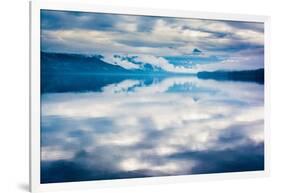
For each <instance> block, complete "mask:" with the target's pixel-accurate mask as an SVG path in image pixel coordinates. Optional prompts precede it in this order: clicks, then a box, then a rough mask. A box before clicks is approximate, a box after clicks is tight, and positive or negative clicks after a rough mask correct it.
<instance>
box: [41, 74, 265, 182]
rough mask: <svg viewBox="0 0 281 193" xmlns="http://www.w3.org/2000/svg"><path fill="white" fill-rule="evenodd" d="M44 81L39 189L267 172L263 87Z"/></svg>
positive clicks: (170, 80)
mask: <svg viewBox="0 0 281 193" xmlns="http://www.w3.org/2000/svg"><path fill="white" fill-rule="evenodd" d="M48 81H52V84H46V85H52V87H46V86H45V87H44V85H43V87H42V88H43V90H42V94H41V108H42V109H41V116H42V117H41V183H51V182H72V181H85V180H103V179H120V178H136V177H151V176H167V175H187V174H206V173H220V172H239V171H255V170H263V169H264V129H263V128H264V117H263V112H264V96H263V93H264V90H263V89H264V87H263V85H261V84H256V83H251V82H239V81H237V82H232V81H215V80H204V79H198V78H197V77H196V76H186V77H185V76H175V77H169V76H163V77H152V76H147V77H145V76H141V77H137V78H136V77H133V76H132V77H121V76H119V77H117V76H115V77H114V76H108V75H107V76H101V75H100V76H91V75H88V76H84V77H83V76H82V75H81V76H79V78H77V77H75V76H69V75H65V76H63V75H61V76H59V77H57V76H54V77H49V79H48ZM44 82H45V83H46V81H44V80H43V84H44ZM74 88H76V89H74Z"/></svg>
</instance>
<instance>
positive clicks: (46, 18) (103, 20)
mask: <svg viewBox="0 0 281 193" xmlns="http://www.w3.org/2000/svg"><path fill="white" fill-rule="evenodd" d="M118 17H120V16H118V15H113V14H102V13H87V12H74V11H52V10H42V11H41V18H42V19H41V29H42V30H60V29H64V30H65V29H86V30H90V29H94V30H103V31H104V30H105V31H107V30H111V31H112V30H114V29H115V28H114V25H115V23H116V22H117V21H118V20H119V19H118Z"/></svg>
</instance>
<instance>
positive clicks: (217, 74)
mask: <svg viewBox="0 0 281 193" xmlns="http://www.w3.org/2000/svg"><path fill="white" fill-rule="evenodd" d="M197 77H198V78H201V79H214V80H232V81H247V82H256V83H259V84H264V69H263V68H261V69H257V70H243V71H213V72H207V71H203V72H198V73H197Z"/></svg>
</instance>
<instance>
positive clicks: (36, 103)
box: [29, 0, 270, 192]
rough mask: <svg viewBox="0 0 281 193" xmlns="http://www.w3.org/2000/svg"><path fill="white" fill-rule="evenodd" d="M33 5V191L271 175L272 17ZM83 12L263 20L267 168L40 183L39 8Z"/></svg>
mask: <svg viewBox="0 0 281 193" xmlns="http://www.w3.org/2000/svg"><path fill="white" fill-rule="evenodd" d="M29 5H30V6H29V7H30V18H29V19H30V26H29V27H30V33H29V40H30V47H29V52H30V54H29V75H30V76H29V84H30V90H29V92H30V97H29V105H30V108H29V109H30V110H29V137H30V139H29V152H30V155H29V159H30V160H29V187H30V191H31V192H46V191H57V190H74V189H75V190H78V189H80V190H81V189H89V188H103V187H107V188H109V187H111V188H115V187H132V186H133V185H134V186H140V185H151V184H163V183H164V184H167V183H183V182H191V181H206V180H208V181H210V180H225V179H241V178H249V177H251V178H252V177H267V176H269V174H270V124H269V120H270V84H269V83H270V68H269V62H270V17H269V16H260V15H246V14H228V13H211V12H195V11H185V10H165V9H150V8H149V9H148V8H136V7H118V6H107V5H98V4H92V3H88V2H69V1H68V2H67V1H61V0H56V1H46V0H33V1H30V2H29ZM41 9H48V10H62V11H83V12H96V13H111V14H126V15H142V16H160V17H161V16H162V17H177V18H192V19H213V20H228V21H246V22H262V23H264V69H265V84H264V147H265V148H264V152H265V153H264V170H263V171H250V172H232V173H216V174H194V175H182V176H169V177H148V178H131V179H116V180H101V181H81V182H65V183H52V184H41V183H40V10H41Z"/></svg>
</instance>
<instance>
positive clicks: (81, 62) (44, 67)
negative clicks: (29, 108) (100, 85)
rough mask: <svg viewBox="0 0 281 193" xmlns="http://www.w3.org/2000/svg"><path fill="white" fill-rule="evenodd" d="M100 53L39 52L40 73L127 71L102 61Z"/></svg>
mask: <svg viewBox="0 0 281 193" xmlns="http://www.w3.org/2000/svg"><path fill="white" fill-rule="evenodd" d="M100 58H101V56H100V55H95V56H86V55H79V54H61V53H46V52H41V73H42V74H44V73H48V74H57V73H109V72H111V73H114V72H118V73H129V71H128V70H126V69H124V68H122V67H120V66H118V65H112V64H109V63H106V62H104V61H102V60H101V59H100Z"/></svg>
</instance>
